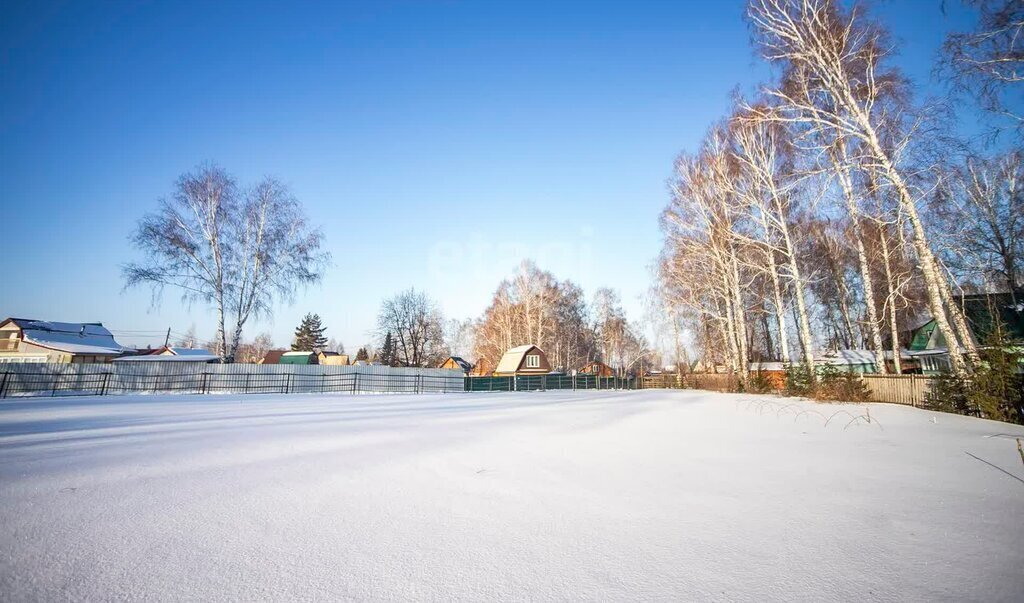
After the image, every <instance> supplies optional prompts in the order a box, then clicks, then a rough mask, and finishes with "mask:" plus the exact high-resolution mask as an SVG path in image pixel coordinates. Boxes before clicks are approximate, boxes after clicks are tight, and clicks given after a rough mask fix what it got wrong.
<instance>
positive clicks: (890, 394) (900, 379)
mask: <svg viewBox="0 0 1024 603" xmlns="http://www.w3.org/2000/svg"><path fill="white" fill-rule="evenodd" d="M861 380H863V381H864V385H866V386H867V388H868V391H869V392H871V398H872V399H873V400H874V401H876V402H891V403H893V404H908V405H910V406H914V407H921V406H925V402H926V398H927V396H928V392H929V391H930V390H931V387H932V382H933V381H934V380H935V378H934V377H923V376H921V375H862V376H861Z"/></svg>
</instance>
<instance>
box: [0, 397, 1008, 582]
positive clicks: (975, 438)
mask: <svg viewBox="0 0 1024 603" xmlns="http://www.w3.org/2000/svg"><path fill="white" fill-rule="evenodd" d="M760 400H768V402H759V401H760ZM792 402H793V401H792V400H786V399H782V398H761V397H754V396H750V397H744V396H730V395H723V394H713V393H705V392H683V391H641V392H586V393H584V392H548V393H529V394H527V393H520V394H516V393H511V394H481V395H469V394H454V395H423V396H357V397H352V396H342V395H331V396H304V395H297V396H209V397H200V396H173V397H172V396H166V397H164V396H161V397H157V396H124V397H117V398H81V399H53V400H50V399H43V400H25V399H20V400H3V401H0V595H2V596H0V598H2V599H3V600H5V601H24V600H66V599H71V600H85V599H88V600H109V599H115V600H123V599H151V600H197V599H206V600H238V601H251V600H288V599H303V600H314V599H315V600H337V599H354V600H364V599H388V600H424V599H429V600H450V599H458V600H472V601H481V600H493V599H500V600H564V599H575V600H578V599H588V600H595V599H600V600H635V599H660V600H746V601H763V600H783V599H785V600H793V599H802V600H814V601H819V600H941V599H944V600H988V601H991V600H1018V601H1020V600H1024V522H1022V521H1021V514H1022V511H1024V464H1022V463H1021V459H1020V456H1019V455H1018V452H1017V447H1016V442H1015V441H1014V438H1015V437H1024V429H1022V428H1020V427H1018V426H1013V425H1006V424H1001V423H994V422H990V421H982V420H977V419H970V418H966V417H959V416H952V415H945V414H937V413H930V412H925V411H922V410H915V409H911V408H903V407H896V406H888V405H871V406H870V416H871V419H872V422H871V423H870V424H869V423H867V422H866V421H865V420H864V419H863V418H861V419H858V420H853V417H854V416H857V415H860V414H862V413H863V412H864V409H865V408H866V406H863V405H860V406H850V405H847V406H837V405H814V404H811V403H797V404H796V405H792V406H787V404H790V403H792ZM804 409H811V411H812V412H807V413H801V411H802V410H804ZM834 413H839V414H837V415H835V416H834V417H833V416H832V415H833V414H834ZM844 413H849V414H844ZM851 415H852V416H851ZM829 417H832V420H831V421H829V422H828V425H827V426H826V425H825V422H826V419H827V418H829Z"/></svg>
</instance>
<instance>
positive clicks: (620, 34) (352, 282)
mask: <svg viewBox="0 0 1024 603" xmlns="http://www.w3.org/2000/svg"><path fill="white" fill-rule="evenodd" d="M945 5H946V6H945V11H943V2H942V0H921V1H918V2H910V1H906V2H902V1H901V2H884V3H880V4H878V5H877V7H876V11H875V12H876V14H878V15H880V16H881V17H882V18H883V19H884V20H885V22H886V23H887V24H889V26H890V27H891V28H892V30H893V33H894V34H895V36H896V38H897V40H899V41H901V42H902V53H901V56H900V62H901V66H902V67H903V68H904V70H905V71H906V72H907V74H908V75H910V76H911V77H912V78H913V79H914V80H915V81H916V82H917V83H919V84H922V89H923V90H924V91H925V93H926V94H935V93H938V92H940V91H941V89H940V88H939V87H938V86H936V85H934V84H932V83H931V82H930V70H931V66H932V61H933V59H934V57H935V53H936V51H937V49H938V46H939V44H940V43H941V41H942V38H943V36H944V35H945V32H946V31H947V30H949V29H950V28H958V29H963V28H966V27H968V26H969V25H970V19H969V17H970V13H969V12H967V11H966V10H964V9H963V8H962V7H961V6H959V4H958V3H957V2H956V0H946V2H945ZM748 39H749V36H748V32H747V28H746V24H745V23H744V22H743V20H742V2H739V1H727V0H723V1H722V2H648V3H643V2H618V3H616V2H598V1H591V2H454V1H448V2H427V1H415V2H412V1H410V2H332V3H322V4H304V3H302V4H300V3H244V4H242V3H238V4H235V3H186V2H163V3H156V2H140V3H131V5H129V3H124V4H117V3H92V4H90V3H85V2H67V3H49V4H47V3H42V2H40V3H21V4H19V5H10V6H5V8H4V17H3V18H2V19H0V208H2V209H3V215H4V221H3V224H4V227H5V228H4V236H3V248H4V249H5V250H6V253H4V254H3V255H4V257H5V258H6V260H7V261H5V262H4V273H5V276H6V278H5V285H4V287H3V289H2V291H3V293H2V295H0V315H5V316H6V315H14V316H26V317H34V318H41V319H51V320H65V321H97V320H98V321H102V322H103V323H104V324H106V325H107V326H109V327H111V328H112V329H115V330H118V331H123V332H125V333H124V334H123V337H122V339H123V343H126V344H141V343H146V342H147V341H152V342H154V343H156V342H157V341H156V340H157V338H155V337H152V336H150V337H149V338H147V335H148V334H147V333H134V334H131V333H127V332H128V331H160V330H163V329H166V328H167V327H171V328H172V329H174V330H175V331H179V332H180V331H185V330H187V329H188V328H189V326H190V325H191V324H193V323H194V324H195V325H196V327H197V329H198V332H199V334H200V336H201V337H204V338H205V337H209V336H211V335H212V334H213V332H214V320H213V316H212V313H211V312H210V311H209V310H208V309H207V308H205V307H202V306H192V307H191V308H189V307H187V306H183V305H182V304H181V303H180V302H179V299H178V296H177V294H175V293H174V292H171V291H168V292H166V293H165V295H164V297H163V301H162V303H160V304H158V305H156V306H154V305H153V304H151V300H150V294H149V292H148V291H146V290H132V291H123V290H122V281H121V277H120V270H119V265H120V264H121V263H123V262H125V261H128V260H130V259H132V258H134V257H135V252H134V251H133V250H132V249H131V247H130V245H129V243H128V240H127V237H128V235H129V234H130V232H131V230H132V228H133V224H134V223H135V221H136V220H137V219H138V218H139V217H140V216H141V215H142V214H144V213H145V212H147V211H150V210H152V209H153V208H155V206H156V202H157V200H158V199H159V198H160V197H162V196H166V195H168V194H169V193H170V191H171V185H172V183H173V182H174V180H175V179H176V177H177V176H178V175H179V174H181V173H182V172H185V171H188V170H190V169H192V168H193V167H194V166H195V165H197V164H198V163H200V162H204V161H215V162H217V163H219V164H220V165H222V166H223V167H224V168H226V169H227V170H228V171H230V172H231V173H233V174H234V175H235V176H236V177H237V178H238V179H239V180H240V181H241V182H243V183H245V182H252V181H254V180H256V179H257V178H259V177H261V176H263V175H265V174H272V175H275V176H277V177H278V178H280V179H281V180H283V181H284V182H286V183H288V184H290V186H291V187H292V190H293V192H294V193H295V194H296V195H297V196H298V198H299V199H300V200H301V201H302V202H303V203H304V205H305V207H306V211H307V213H308V215H309V217H310V219H311V220H312V221H313V222H314V223H318V224H320V225H322V227H323V230H324V232H325V233H326V235H327V246H328V249H329V250H330V251H331V252H332V254H333V256H334V264H333V266H332V267H331V268H330V269H329V270H328V272H327V273H326V275H325V279H324V282H323V284H322V285H320V286H316V287H313V288H311V289H309V290H307V291H304V292H299V293H298V294H297V296H296V299H295V301H294V303H293V304H282V305H280V306H279V308H278V309H277V311H276V314H275V316H274V317H273V319H272V320H264V321H261V322H259V323H256V324H253V325H251V326H250V327H249V328H248V329H247V334H248V335H249V336H253V335H255V334H256V333H258V332H261V331H264V330H267V331H270V332H271V333H272V334H273V335H274V337H275V339H276V342H277V343H278V344H286V343H288V341H289V339H290V335H291V332H292V331H293V329H294V327H295V325H296V324H297V322H298V320H299V318H300V317H301V316H302V315H303V314H305V313H306V312H318V313H319V314H320V315H321V316H322V317H323V319H324V322H325V324H326V325H327V327H328V335H331V336H334V337H337V338H339V339H340V340H342V341H343V342H344V343H345V344H346V346H347V347H348V348H349V349H351V350H354V349H355V348H356V347H357V346H358V345H360V344H362V343H364V342H367V341H369V340H370V339H371V336H370V331H371V330H372V328H373V326H374V321H375V316H376V312H377V309H378V308H379V304H380V302H381V300H382V299H383V298H385V297H387V296H389V295H391V294H393V293H395V292H398V291H400V290H403V289H406V288H408V287H416V288H417V289H422V290H425V291H426V292H427V293H428V294H430V295H431V296H432V297H433V298H434V299H436V300H437V301H438V302H439V304H440V305H441V307H442V309H443V311H444V312H445V314H446V315H447V316H449V317H455V318H468V317H475V316H478V315H479V314H480V312H481V311H482V310H483V309H484V308H485V306H486V305H487V303H488V301H489V299H490V296H491V295H492V293H493V291H494V289H495V287H496V286H497V284H498V282H499V281H500V280H501V279H502V278H504V277H505V276H507V275H509V274H511V273H512V271H513V270H514V268H515V266H516V265H517V264H518V263H519V261H520V260H521V259H522V258H526V257H533V258H534V259H536V260H538V263H539V264H540V265H541V267H542V268H547V269H550V270H552V271H554V272H555V274H556V275H557V276H558V277H559V278H570V279H573V280H575V281H577V282H579V283H581V284H582V285H583V286H584V287H585V289H587V291H588V293H589V292H592V291H593V289H595V288H596V287H599V286H611V287H614V288H616V289H618V290H619V292H620V293H621V295H622V297H623V300H624V303H625V305H626V307H627V310H628V311H629V312H630V314H631V315H632V317H633V318H640V317H641V313H642V306H641V303H640V296H642V295H643V294H644V292H645V291H646V289H647V287H648V286H649V284H650V280H651V279H650V272H649V266H650V264H651V263H652V261H653V260H654V258H655V256H656V255H657V253H658V250H659V248H660V243H661V241H660V234H659V230H658V215H659V212H660V211H661V209H662V208H663V207H664V205H665V203H666V202H667V199H668V195H667V191H666V186H665V182H666V180H667V178H668V177H669V176H670V172H671V165H672V160H673V158H674V157H675V156H676V155H677V154H678V153H679V152H680V151H682V150H685V149H693V148H694V146H695V145H696V144H697V143H698V141H699V140H700V137H701V136H702V135H703V133H704V132H705V130H706V129H707V127H708V126H709V124H710V123H711V122H713V121H714V120H716V119H718V118H720V117H721V116H722V114H723V112H724V111H725V110H726V108H727V106H728V104H729V97H730V94H731V92H732V91H733V90H734V89H736V88H737V87H739V88H740V89H741V90H744V91H749V90H752V89H753V87H754V86H755V85H756V84H757V83H758V82H760V81H764V80H765V79H766V78H768V77H769V72H768V69H767V68H766V66H765V65H763V64H762V63H761V62H760V61H759V60H758V59H757V58H756V57H755V56H754V53H753V51H752V50H751V48H750V45H749V43H748Z"/></svg>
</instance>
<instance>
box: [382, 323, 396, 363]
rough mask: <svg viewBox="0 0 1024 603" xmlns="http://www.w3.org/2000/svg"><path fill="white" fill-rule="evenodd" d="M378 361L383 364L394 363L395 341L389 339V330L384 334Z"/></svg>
mask: <svg viewBox="0 0 1024 603" xmlns="http://www.w3.org/2000/svg"><path fill="white" fill-rule="evenodd" d="M380 363H381V364H383V365H384V366H394V364H395V342H394V341H393V340H392V339H391V331H388V333H387V335H385V336H384V343H383V345H381V347H380Z"/></svg>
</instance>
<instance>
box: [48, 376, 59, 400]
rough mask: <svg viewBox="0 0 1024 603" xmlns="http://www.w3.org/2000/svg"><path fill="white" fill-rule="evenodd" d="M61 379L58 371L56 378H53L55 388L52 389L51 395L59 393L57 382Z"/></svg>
mask: <svg viewBox="0 0 1024 603" xmlns="http://www.w3.org/2000/svg"><path fill="white" fill-rule="evenodd" d="M59 381H60V373H57V375H56V378H55V379H54V380H53V389H52V390H50V397H51V398H52V397H54V396H56V395H57V383H58V382H59Z"/></svg>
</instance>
